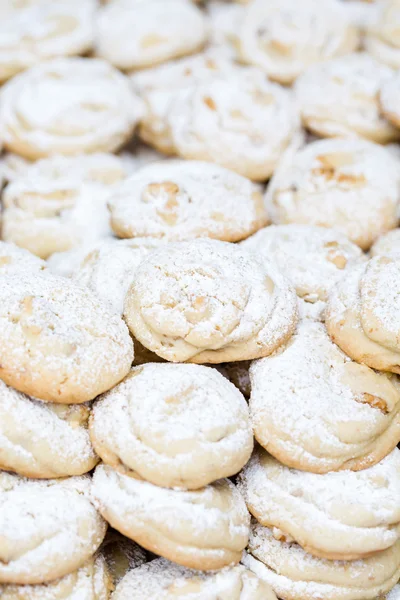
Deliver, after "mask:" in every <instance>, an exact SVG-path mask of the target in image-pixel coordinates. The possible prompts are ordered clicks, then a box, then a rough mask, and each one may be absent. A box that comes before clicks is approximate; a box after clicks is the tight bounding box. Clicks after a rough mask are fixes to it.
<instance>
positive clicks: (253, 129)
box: [167, 67, 300, 181]
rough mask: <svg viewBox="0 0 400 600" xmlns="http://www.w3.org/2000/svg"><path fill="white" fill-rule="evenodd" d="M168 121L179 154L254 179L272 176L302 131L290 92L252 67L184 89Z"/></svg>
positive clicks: (177, 98)
mask: <svg viewBox="0 0 400 600" xmlns="http://www.w3.org/2000/svg"><path fill="white" fill-rule="evenodd" d="M167 123H168V126H169V131H170V133H171V137H172V141H173V145H174V147H175V149H176V152H177V154H178V155H179V156H181V157H182V158H186V159H194V160H205V161H210V162H215V163H217V164H219V165H221V166H222V167H226V168H227V169H231V170H232V171H236V172H237V173H239V175H243V176H244V177H248V178H249V179H253V180H254V181H264V180H266V179H268V178H269V177H270V176H271V175H272V173H273V172H274V170H275V168H276V166H277V164H278V161H279V160H280V158H281V156H282V154H283V153H284V151H285V150H286V149H287V148H288V147H289V146H290V144H291V143H293V142H294V139H296V138H297V137H298V136H299V135H300V117H299V113H298V110H297V106H296V104H295V103H294V99H293V97H292V95H291V92H290V91H288V90H285V89H283V88H281V87H280V86H278V85H276V84H274V83H271V82H270V81H268V80H267V79H266V78H265V75H264V74H263V73H262V72H261V71H260V70H258V69H253V68H250V67H248V68H243V69H242V70H239V71H233V72H232V73H227V74H225V75H223V76H222V75H221V77H219V78H218V79H216V80H211V81H205V82H203V83H198V84H196V85H193V86H191V87H190V88H187V89H185V90H182V91H181V92H180V93H179V94H177V95H176V96H175V97H174V98H173V99H172V101H171V103H170V106H169V110H168V112H167Z"/></svg>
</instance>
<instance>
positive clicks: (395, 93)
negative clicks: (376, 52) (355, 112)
mask: <svg viewBox="0 0 400 600" xmlns="http://www.w3.org/2000/svg"><path fill="white" fill-rule="evenodd" d="M399 8H400V6H399ZM399 13H400V10H399ZM399 55H400V46H399ZM399 99H400V75H399V74H398V73H396V74H395V75H394V76H393V77H392V78H391V79H388V80H387V81H385V82H383V84H382V89H381V94H380V102H381V109H382V112H383V114H384V115H385V117H386V118H387V119H389V121H390V122H391V123H393V125H395V126H396V127H399V126H400V111H399Z"/></svg>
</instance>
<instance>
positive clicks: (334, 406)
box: [250, 321, 400, 473]
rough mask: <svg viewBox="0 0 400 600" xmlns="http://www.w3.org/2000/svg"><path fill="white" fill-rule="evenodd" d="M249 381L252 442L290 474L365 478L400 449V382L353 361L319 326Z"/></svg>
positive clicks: (304, 327) (306, 325)
mask: <svg viewBox="0 0 400 600" xmlns="http://www.w3.org/2000/svg"><path fill="white" fill-rule="evenodd" d="M349 335H350V336H354V335H355V332H354V331H351V332H349ZM250 379H251V396H250V414H251V418H252V422H253V429H254V435H255V437H256V439H257V441H258V442H259V443H260V444H261V445H262V446H263V447H264V448H265V449H266V450H267V451H268V452H270V453H271V454H272V455H273V456H275V457H276V458H277V459H278V460H280V461H281V462H282V463H284V464H286V465H288V466H289V467H293V468H295V469H300V470H304V471H310V472H313V473H327V472H328V471H339V470H342V469H351V470H353V471H359V470H362V469H366V468H368V467H370V466H372V465H374V464H376V463H377V462H379V461H380V460H382V459H383V458H384V457H385V456H386V455H387V454H389V452H391V451H392V450H393V448H394V447H395V446H396V445H397V444H398V443H399V441H400V382H399V380H398V378H397V377H396V376H394V375H391V374H386V373H379V372H376V371H373V370H372V369H370V368H368V367H367V366H365V365H360V364H357V363H356V362H353V361H351V360H350V359H349V358H348V357H347V356H346V355H345V354H344V353H343V352H342V351H341V350H340V349H339V348H338V347H337V346H336V345H335V344H334V343H333V342H332V341H331V340H330V338H329V336H328V335H327V333H326V330H325V327H324V326H323V325H322V324H321V323H314V322H312V321H304V322H303V323H301V324H300V325H299V327H298V330H297V332H296V333H295V334H294V335H293V337H292V338H291V340H290V341H289V343H288V344H287V346H286V347H284V348H283V349H282V350H281V351H280V352H278V353H275V355H273V356H270V357H267V358H263V359H262V360H259V361H254V362H253V363H252V365H251V367H250ZM343 415H345V417H344V416H343Z"/></svg>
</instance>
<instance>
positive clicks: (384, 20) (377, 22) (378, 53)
mask: <svg viewBox="0 0 400 600" xmlns="http://www.w3.org/2000/svg"><path fill="white" fill-rule="evenodd" d="M376 4H377V6H376V10H375V11H374V13H373V16H374V18H373V19H371V22H370V23H369V26H368V28H367V33H366V36H365V39H364V45H365V48H366V50H367V51H368V52H369V53H370V54H372V56H375V58H377V59H378V60H379V61H381V62H383V63H386V64H387V65H389V66H390V67H393V68H394V69H399V68H400V35H399V27H400V12H399V8H400V2H399V0H380V2H377V3H376Z"/></svg>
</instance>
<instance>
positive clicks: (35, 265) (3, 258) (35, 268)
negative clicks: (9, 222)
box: [0, 241, 46, 275]
mask: <svg viewBox="0 0 400 600" xmlns="http://www.w3.org/2000/svg"><path fill="white" fill-rule="evenodd" d="M45 269H46V263H45V262H44V260H41V259H40V258H38V257H37V256H34V255H33V254H31V253H30V252H28V251H27V250H24V249H23V248H18V246H15V245H14V244H8V243H7V242H2V241H0V275H15V274H17V273H41V272H42V271H44V270H45Z"/></svg>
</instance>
